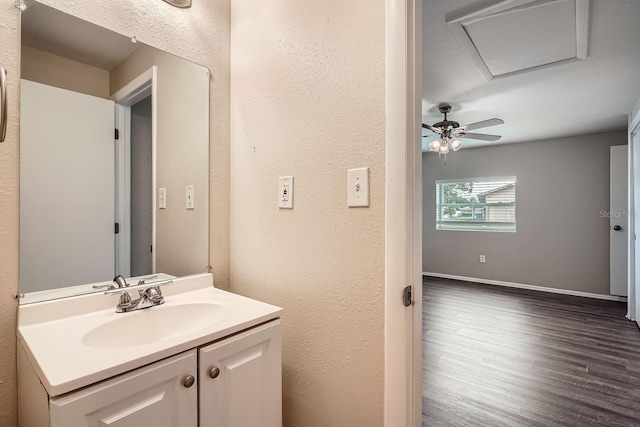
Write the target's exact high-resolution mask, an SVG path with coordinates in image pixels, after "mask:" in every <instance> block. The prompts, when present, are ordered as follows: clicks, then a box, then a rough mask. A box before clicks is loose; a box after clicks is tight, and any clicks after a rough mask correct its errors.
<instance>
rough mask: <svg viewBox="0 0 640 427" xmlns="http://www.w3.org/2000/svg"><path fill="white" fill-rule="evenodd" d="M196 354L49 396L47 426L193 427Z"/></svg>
mask: <svg viewBox="0 0 640 427" xmlns="http://www.w3.org/2000/svg"><path fill="white" fill-rule="evenodd" d="M189 375H191V376H192V377H193V378H194V379H195V378H197V376H196V375H197V354H196V350H190V351H187V352H185V353H181V354H178V355H176V356H173V357H170V358H168V359H165V360H161V361H160V362H156V363H154V364H152V365H149V366H146V367H143V368H139V369H136V370H135V371H131V372H129V373H126V374H122V375H120V376H117V377H114V378H112V379H109V380H107V381H104V382H102V383H100V384H96V385H94V386H90V387H87V388H86V389H83V390H80V391H76V392H73V393H70V394H68V395H66V396H63V397H59V398H53V399H51V402H50V411H51V427H98V426H100V427H106V426H109V427H129V426H131V427H134V426H135V427H140V426H153V427H197V425H198V400H197V399H198V384H197V382H194V384H193V385H191V386H190V387H185V378H186V377H187V376H189Z"/></svg>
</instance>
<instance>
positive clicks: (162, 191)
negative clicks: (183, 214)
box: [158, 187, 167, 209]
mask: <svg viewBox="0 0 640 427" xmlns="http://www.w3.org/2000/svg"><path fill="white" fill-rule="evenodd" d="M158 208H159V209H167V189H166V188H164V187H163V188H158Z"/></svg>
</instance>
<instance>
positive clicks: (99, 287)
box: [92, 283, 116, 291]
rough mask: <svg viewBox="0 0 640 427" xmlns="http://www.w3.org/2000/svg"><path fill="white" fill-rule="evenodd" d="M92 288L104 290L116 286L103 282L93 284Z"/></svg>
mask: <svg viewBox="0 0 640 427" xmlns="http://www.w3.org/2000/svg"><path fill="white" fill-rule="evenodd" d="M92 288H93V289H106V290H108V291H110V290H111V289H115V288H116V287H115V286H113V284H112V283H105V284H104V285H93V286H92Z"/></svg>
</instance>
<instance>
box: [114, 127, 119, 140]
mask: <svg viewBox="0 0 640 427" xmlns="http://www.w3.org/2000/svg"><path fill="white" fill-rule="evenodd" d="M114 136H115V138H116V141H117V140H118V139H120V131H119V130H118V129H116V132H115V135H114Z"/></svg>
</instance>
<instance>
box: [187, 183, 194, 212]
mask: <svg viewBox="0 0 640 427" xmlns="http://www.w3.org/2000/svg"><path fill="white" fill-rule="evenodd" d="M195 197H196V188H195V186H193V185H187V189H186V202H187V209H195V208H196V200H195Z"/></svg>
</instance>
